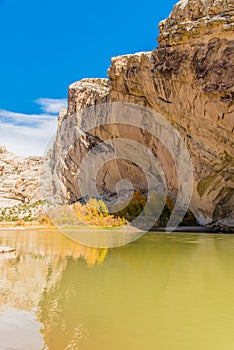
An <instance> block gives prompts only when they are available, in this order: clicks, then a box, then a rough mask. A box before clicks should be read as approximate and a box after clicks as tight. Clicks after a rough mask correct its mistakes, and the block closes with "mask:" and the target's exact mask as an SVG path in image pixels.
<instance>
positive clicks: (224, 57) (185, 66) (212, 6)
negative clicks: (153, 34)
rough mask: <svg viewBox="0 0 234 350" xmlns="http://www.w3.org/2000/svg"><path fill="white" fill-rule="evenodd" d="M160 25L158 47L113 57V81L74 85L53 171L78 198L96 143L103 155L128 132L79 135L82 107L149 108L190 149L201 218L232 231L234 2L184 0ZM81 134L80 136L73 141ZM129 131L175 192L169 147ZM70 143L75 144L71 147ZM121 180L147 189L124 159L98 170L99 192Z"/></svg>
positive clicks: (103, 129) (65, 190)
mask: <svg viewBox="0 0 234 350" xmlns="http://www.w3.org/2000/svg"><path fill="white" fill-rule="evenodd" d="M159 28H160V35H159V38H158V43H159V46H158V47H157V48H156V49H155V50H154V51H152V52H142V53H136V54H129V55H125V56H119V57H114V58H112V63H111V66H110V68H109V71H108V75H109V80H107V79H84V80H81V81H80V82H76V83H74V84H72V85H71V86H70V87H69V92H68V110H67V111H62V112H61V114H60V117H59V127H58V133H57V139H56V141H55V144H54V147H53V151H52V156H51V160H50V162H51V168H52V169H54V170H53V171H54V174H55V173H56V176H57V178H59V180H60V181H61V182H62V186H61V188H62V192H63V194H64V196H65V197H66V198H67V199H68V201H69V202H73V201H75V200H77V199H78V198H79V197H80V196H81V194H80V192H79V188H78V181H77V179H78V175H79V166H80V164H81V161H82V159H83V157H84V156H85V155H86V154H87V153H88V152H89V150H90V149H92V147H94V145H97V144H100V152H105V146H104V145H103V144H102V141H103V140H105V139H107V138H112V137H115V138H116V137H117V138H118V137H119V138H120V137H124V136H126V132H127V131H126V130H125V129H124V128H122V127H121V126H115V127H110V126H109V127H108V126H105V127H104V126H102V127H99V128H96V129H95V130H94V131H93V132H89V133H84V134H82V123H83V122H84V120H83V121H82V118H84V116H83V117H82V111H83V110H85V109H86V108H87V107H90V106H92V105H94V106H96V105H98V104H100V103H107V102H124V103H131V104H135V105H139V106H144V107H147V108H149V109H150V110H154V111H156V112H158V113H160V115H162V116H163V117H164V118H166V119H167V120H168V121H169V122H170V123H171V124H172V125H173V126H174V127H175V128H176V129H177V130H178V131H179V133H180V135H181V137H182V139H183V141H184V142H185V144H186V146H187V148H188V150H189V152H190V155H191V159H192V163H193V170H194V189H193V197H192V200H191V204H190V209H191V211H192V212H193V213H194V215H195V217H196V219H197V221H198V223H199V224H201V225H204V226H208V227H209V228H210V229H214V230H222V231H224V232H225V231H227V232H229V231H234V209H233V208H234V176H233V175H234V151H233V149H234V148H233V146H234V104H233V99H234V66H233V62H234V3H233V1H231V0H183V1H180V2H178V3H177V4H176V5H175V6H174V8H173V10H172V12H171V14H170V16H169V18H168V19H167V20H165V21H162V22H161V23H160V24H159ZM77 133H78V134H79V135H81V136H80V137H79V141H77V142H75V141H74V142H71V141H72V140H76V139H77ZM128 133H129V130H128ZM130 134H131V135H132V139H133V140H136V141H137V142H141V143H142V144H143V145H145V147H146V148H148V149H150V150H151V152H153V153H154V155H155V157H156V158H157V159H159V161H160V163H161V164H162V167H163V170H164V172H165V176H166V181H167V185H168V189H169V192H170V195H171V196H172V198H173V197H175V196H176V193H177V190H178V189H177V179H176V175H177V174H176V169H175V164H174V162H173V159H172V158H171V157H170V154H168V151H167V150H166V149H165V147H163V146H162V145H160V143H159V142H158V140H155V139H152V137H149V135H148V134H144V135H143V134H142V132H141V131H140V130H136V129H134V128H132V129H131V130H130ZM69 142H70V144H71V147H69V148H66V147H65V145H67V144H69ZM133 154H134V150H133ZM135 157H137V154H135ZM150 171H151V170H150V167H149V168H148V169H147V172H148V173H150ZM154 175H155V174H154V173H151V176H152V177H153V176H154ZM87 176H91V177H92V174H87ZM121 178H127V179H128V180H129V181H131V182H132V183H133V187H134V188H140V189H142V190H144V189H146V187H147V184H146V181H145V179H144V176H143V175H142V173H141V171H140V170H139V169H138V167H136V165H135V164H131V165H129V164H128V162H127V161H126V160H123V159H120V160H119V161H112V163H109V164H108V165H107V166H106V167H103V168H102V169H101V170H100V173H99V180H98V181H97V187H98V189H99V192H100V193H101V194H102V195H104V196H105V195H110V194H111V193H113V194H114V193H115V184H116V182H118V181H119V180H120V179H121ZM94 180H95V179H94ZM156 182H157V180H156Z"/></svg>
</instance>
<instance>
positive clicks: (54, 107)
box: [0, 98, 67, 156]
mask: <svg viewBox="0 0 234 350" xmlns="http://www.w3.org/2000/svg"><path fill="white" fill-rule="evenodd" d="M36 103H37V104H39V105H40V107H41V110H42V113H41V114H24V113H17V112H12V111H6V110H0V145H3V146H5V147H6V148H7V149H8V150H9V151H10V152H12V153H14V154H15V155H18V156H33V155H35V156H42V155H44V154H45V151H46V149H47V146H48V144H49V141H51V138H52V137H53V136H54V135H55V132H56V129H57V123H58V121H57V115H58V113H59V111H60V110H61V109H62V108H66V107H67V100H66V99H52V98H39V99H38V100H37V101H36Z"/></svg>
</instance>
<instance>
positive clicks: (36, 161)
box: [0, 146, 43, 221]
mask: <svg viewBox="0 0 234 350" xmlns="http://www.w3.org/2000/svg"><path fill="white" fill-rule="evenodd" d="M42 162H43V159H42V158H40V157H29V158H23V157H17V156H15V155H14V154H12V153H10V152H8V151H7V150H6V148H5V147H3V146H0V221H2V220H3V221H4V220H5V219H6V218H7V219H10V218H11V217H12V218H13V217H15V216H16V218H18V217H19V218H20V217H25V216H26V214H27V215H28V214H33V215H32V217H36V216H37V214H38V212H39V211H40V212H41V211H42V206H41V205H40V210H39V206H38V205H33V204H34V203H37V204H38V202H40V199H41V191H40V172H41V170H40V169H41V165H42ZM29 205H33V207H34V209H33V211H35V213H32V210H31V209H30V208H29ZM38 210H39V211H38ZM28 211H30V213H29V212H28Z"/></svg>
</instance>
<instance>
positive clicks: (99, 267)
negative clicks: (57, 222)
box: [0, 231, 234, 350]
mask: <svg viewBox="0 0 234 350" xmlns="http://www.w3.org/2000/svg"><path fill="white" fill-rule="evenodd" d="M0 245H8V246H12V247H16V253H11V254H9V255H7V256H4V255H1V256H0V349H1V350H10V349H11V350H13V349H14V350H27V349H30V350H37V349H40V350H42V349H44V350H45V349H51V350H75V349H81V350H125V349H126V350H151V349H152V350H198V349H199V350H233V349H234V236H232V235H208V234H191V233H190V234H186V233H183V234H182V233H174V234H165V233H150V234H148V235H146V236H144V237H142V238H141V239H139V240H138V241H136V242H134V243H132V244H130V245H128V246H124V247H120V248H114V249H109V250H107V249H94V248H87V247H82V246H79V245H78V244H75V243H73V242H71V241H69V240H68V239H66V238H65V237H63V236H62V235H60V234H59V233H56V232H52V231H51V232H39V231H38V232H36V231H34V232H29V231H28V232H26V231H0Z"/></svg>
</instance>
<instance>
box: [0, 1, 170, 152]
mask: <svg viewBox="0 0 234 350" xmlns="http://www.w3.org/2000/svg"><path fill="white" fill-rule="evenodd" d="M175 3H176V0H167V1H166V2H159V1H152V0H145V1H142V0H141V1H134V0H128V1H124V0H119V1H118V2H110V1H105V0H104V1H101V2H100V1H92V0H89V1H79V0H56V1H55V0H40V1H36V0H33V1H32V0H21V1H19V0H0V33H1V34H0V36H1V41H0V42H1V54H0V62H1V64H0V77H1V83H0V144H5V145H6V146H7V148H8V149H9V150H10V151H13V152H15V153H16V154H19V155H29V154H38V155H39V154H43V150H44V149H45V147H46V145H47V142H48V140H49V138H50V137H51V136H52V135H53V133H54V132H55V129H56V119H57V117H56V115H57V112H58V110H59V108H61V107H62V106H63V105H64V104H65V102H66V101H65V99H66V96H67V89H68V85H69V84H71V83H72V82H74V81H76V80H80V79H82V78H86V77H106V72H107V69H108V67H109V65H110V58H111V57H112V56H117V55H121V54H126V53H134V52H137V51H149V50H152V49H154V48H155V47H156V38H157V35H158V22H159V21H160V20H162V19H164V18H166V17H167V16H168V15H169V13H170V12H171V9H172V7H173V5H174V4H175Z"/></svg>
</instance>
